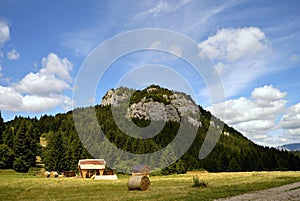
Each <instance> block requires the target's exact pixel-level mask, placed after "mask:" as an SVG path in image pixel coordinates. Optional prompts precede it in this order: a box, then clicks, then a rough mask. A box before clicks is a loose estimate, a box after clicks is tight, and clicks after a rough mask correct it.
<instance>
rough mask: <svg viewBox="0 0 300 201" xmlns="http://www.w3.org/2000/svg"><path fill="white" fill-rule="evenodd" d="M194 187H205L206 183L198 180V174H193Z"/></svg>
mask: <svg viewBox="0 0 300 201" xmlns="http://www.w3.org/2000/svg"><path fill="white" fill-rule="evenodd" d="M192 187H195V188H199V187H207V183H206V182H205V181H200V178H199V176H198V175H194V176H193V186H192Z"/></svg>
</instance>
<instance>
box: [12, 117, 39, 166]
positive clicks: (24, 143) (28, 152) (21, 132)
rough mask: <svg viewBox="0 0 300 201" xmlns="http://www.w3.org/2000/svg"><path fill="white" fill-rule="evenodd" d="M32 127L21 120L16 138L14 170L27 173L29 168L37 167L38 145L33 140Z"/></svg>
mask: <svg viewBox="0 0 300 201" xmlns="http://www.w3.org/2000/svg"><path fill="white" fill-rule="evenodd" d="M32 130H33V129H32V125H31V124H30V122H28V121H26V120H24V119H23V120H21V123H20V127H19V129H18V130H17V132H16V135H15V138H14V153H15V159H14V163H13V168H14V169H15V170H16V171H18V172H27V171H28V169H29V167H31V166H34V165H35V158H36V153H35V152H36V143H35V141H34V139H32V136H31V135H33V133H32Z"/></svg>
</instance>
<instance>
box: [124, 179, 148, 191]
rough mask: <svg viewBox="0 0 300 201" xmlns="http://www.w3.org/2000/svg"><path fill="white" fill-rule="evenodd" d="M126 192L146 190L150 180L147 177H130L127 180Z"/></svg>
mask: <svg viewBox="0 0 300 201" xmlns="http://www.w3.org/2000/svg"><path fill="white" fill-rule="evenodd" d="M127 186H128V190H141V191H144V190H147V189H148V188H149V186H150V179H149V177H147V176H132V177H130V178H129V180H128V184H127Z"/></svg>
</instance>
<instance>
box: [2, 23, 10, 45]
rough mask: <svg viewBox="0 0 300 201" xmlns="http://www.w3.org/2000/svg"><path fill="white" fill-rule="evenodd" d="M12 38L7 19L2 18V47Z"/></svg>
mask: <svg viewBox="0 0 300 201" xmlns="http://www.w3.org/2000/svg"><path fill="white" fill-rule="evenodd" d="M9 39H10V31H9V26H8V24H7V22H6V21H4V20H3V19H0V47H1V46H3V45H4V44H5V43H6V42H7V41H8V40H9Z"/></svg>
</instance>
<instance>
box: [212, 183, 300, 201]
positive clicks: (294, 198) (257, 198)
mask: <svg viewBox="0 0 300 201" xmlns="http://www.w3.org/2000/svg"><path fill="white" fill-rule="evenodd" d="M246 200H247V201H250V200H251V201H286V200H291V201H300V182H297V183H293V184H288V185H284V186H280V187H277V188H271V189H266V190H262V191H255V192H252V193H246V194H242V195H238V196H234V197H230V198H223V199H217V200H216V201H246Z"/></svg>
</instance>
